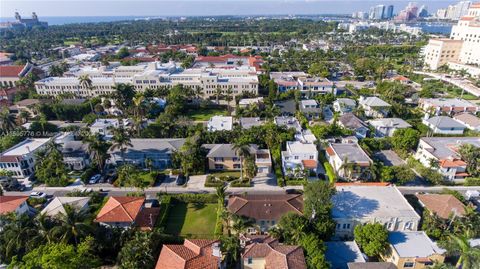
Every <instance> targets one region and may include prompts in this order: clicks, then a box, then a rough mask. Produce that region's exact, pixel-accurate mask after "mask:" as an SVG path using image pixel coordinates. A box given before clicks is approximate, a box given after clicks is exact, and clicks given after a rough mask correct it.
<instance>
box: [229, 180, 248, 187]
mask: <svg viewBox="0 0 480 269" xmlns="http://www.w3.org/2000/svg"><path fill="white" fill-rule="evenodd" d="M230 187H236V188H241V187H244V188H245V187H252V181H251V180H250V179H248V180H235V181H233V182H232V183H230Z"/></svg>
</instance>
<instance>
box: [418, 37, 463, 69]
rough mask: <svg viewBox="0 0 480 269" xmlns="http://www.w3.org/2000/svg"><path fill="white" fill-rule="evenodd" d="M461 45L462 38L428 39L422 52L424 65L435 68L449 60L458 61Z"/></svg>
mask: <svg viewBox="0 0 480 269" xmlns="http://www.w3.org/2000/svg"><path fill="white" fill-rule="evenodd" d="M462 45H463V41H462V40H452V39H448V38H440V39H430V40H429V42H428V45H427V46H426V47H425V52H424V53H425V54H424V60H425V65H426V66H427V67H428V68H429V69H432V70H437V69H438V68H439V67H440V66H442V65H444V64H447V63H448V62H450V61H458V59H459V58H460V51H461V50H462Z"/></svg>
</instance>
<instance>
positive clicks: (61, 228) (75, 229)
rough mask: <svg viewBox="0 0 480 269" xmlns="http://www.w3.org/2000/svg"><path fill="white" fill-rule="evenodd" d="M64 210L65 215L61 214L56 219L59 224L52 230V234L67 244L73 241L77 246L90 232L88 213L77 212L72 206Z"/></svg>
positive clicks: (66, 206) (67, 206)
mask: <svg viewBox="0 0 480 269" xmlns="http://www.w3.org/2000/svg"><path fill="white" fill-rule="evenodd" d="M64 208H65V213H63V212H60V213H59V214H58V215H57V217H56V219H57V221H58V222H59V224H58V225H56V226H55V227H54V228H53V229H52V234H53V235H54V236H56V237H58V238H59V239H60V240H62V241H63V242H65V243H69V242H71V241H72V240H73V242H74V243H75V245H77V244H78V242H79V241H80V238H82V237H84V236H86V235H87V234H88V232H89V231H90V228H91V226H90V225H89V223H88V218H89V215H88V212H87V211H84V210H77V209H75V208H74V207H72V206H70V205H65V206H64Z"/></svg>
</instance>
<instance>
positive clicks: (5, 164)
mask: <svg viewBox="0 0 480 269" xmlns="http://www.w3.org/2000/svg"><path fill="white" fill-rule="evenodd" d="M49 141H50V138H35V139H31V138H27V139H25V140H24V141H23V142H21V143H18V144H17V145H15V146H13V147H11V148H9V149H7V150H6V151H4V152H2V154H1V156H0V170H4V171H8V172H11V173H12V174H13V177H16V178H27V177H31V176H32V175H33V173H34V167H35V153H36V152H37V151H39V150H42V149H44V148H45V145H46V144H47V143H48V142H49Z"/></svg>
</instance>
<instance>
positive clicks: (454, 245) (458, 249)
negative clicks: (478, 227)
mask: <svg viewBox="0 0 480 269" xmlns="http://www.w3.org/2000/svg"><path fill="white" fill-rule="evenodd" d="M449 243H450V244H451V245H450V246H449V247H450V248H451V249H452V250H453V252H454V253H458V254H459V255H460V257H459V258H458V261H457V264H456V266H455V267H457V268H461V269H480V248H478V247H472V246H471V245H470V243H469V242H468V239H467V238H466V237H464V236H455V235H450V242H449Z"/></svg>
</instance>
